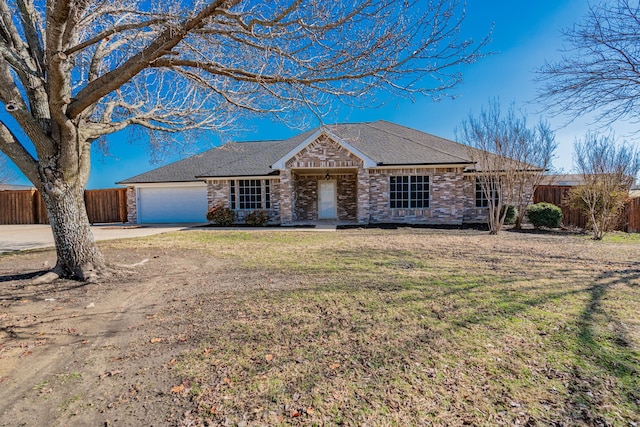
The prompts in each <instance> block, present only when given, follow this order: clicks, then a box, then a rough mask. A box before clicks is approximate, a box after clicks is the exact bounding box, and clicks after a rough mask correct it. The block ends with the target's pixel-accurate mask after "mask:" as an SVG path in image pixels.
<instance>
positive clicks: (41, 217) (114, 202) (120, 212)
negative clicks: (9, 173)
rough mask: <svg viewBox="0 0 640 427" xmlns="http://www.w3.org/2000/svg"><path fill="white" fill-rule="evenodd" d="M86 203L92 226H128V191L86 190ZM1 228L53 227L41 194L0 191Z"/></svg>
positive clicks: (124, 189) (111, 189)
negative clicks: (24, 226) (9, 226)
mask: <svg viewBox="0 0 640 427" xmlns="http://www.w3.org/2000/svg"><path fill="white" fill-rule="evenodd" d="M84 202H85V205H86V207H87V216H88V217H89V222H90V223H91V224H96V223H106V222H127V189H126V188H110V189H107V190H86V191H85V192H84ZM0 224H49V217H48V216H47V209H46V207H45V205H44V201H43V200H42V197H41V196H40V193H39V192H38V191H37V190H15V191H14V190H10V191H0Z"/></svg>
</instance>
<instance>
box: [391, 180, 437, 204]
mask: <svg viewBox="0 0 640 427" xmlns="http://www.w3.org/2000/svg"><path fill="white" fill-rule="evenodd" d="M389 184H390V185H389V205H390V207H391V209H421V208H428V207H429V177H428V176H392V177H390V180H389Z"/></svg>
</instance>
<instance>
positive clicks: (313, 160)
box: [286, 135, 363, 169]
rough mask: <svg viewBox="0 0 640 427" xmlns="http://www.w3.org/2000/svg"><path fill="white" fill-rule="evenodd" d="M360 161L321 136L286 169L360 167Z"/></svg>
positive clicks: (293, 158)
mask: <svg viewBox="0 0 640 427" xmlns="http://www.w3.org/2000/svg"><path fill="white" fill-rule="evenodd" d="M362 166H363V162H362V160H361V159H360V158H359V157H357V156H355V155H354V154H352V153H351V152H350V151H348V150H346V149H345V148H343V147H342V146H341V145H340V144H338V143H337V142H335V141H334V140H332V139H331V138H328V137H327V136H325V135H321V136H320V137H319V138H318V139H316V140H315V141H313V142H311V143H310V144H309V145H307V146H306V147H305V148H303V149H302V150H301V151H300V152H299V153H298V154H296V155H295V156H293V157H292V158H291V159H289V161H288V162H287V163H286V167H287V169H303V168H343V167H346V168H353V167H362Z"/></svg>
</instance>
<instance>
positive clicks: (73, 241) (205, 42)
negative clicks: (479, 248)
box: [0, 0, 488, 280]
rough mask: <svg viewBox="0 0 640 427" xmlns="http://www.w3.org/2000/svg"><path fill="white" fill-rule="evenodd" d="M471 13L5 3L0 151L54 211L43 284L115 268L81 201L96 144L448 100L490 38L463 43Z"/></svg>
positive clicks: (439, 7)
mask: <svg viewBox="0 0 640 427" xmlns="http://www.w3.org/2000/svg"><path fill="white" fill-rule="evenodd" d="M463 18H464V5H463V4H459V3H458V2H457V1H450V0H431V1H423V0H412V1H401V2H400V1H395V0H356V1H354V2H334V1H321V0H309V1H302V0H270V1H258V0H207V1H204V0H184V1H181V2H174V1H153V2H144V1H135V0H111V1H96V0H48V1H46V2H45V1H42V0H0V20H1V21H0V101H1V102H2V103H3V104H4V108H5V109H6V111H7V112H8V113H9V114H10V115H11V116H12V118H13V121H11V122H9V121H7V120H2V121H1V122H0V150H1V151H3V152H4V153H6V154H7V155H8V156H9V157H10V158H11V159H12V161H13V162H15V164H16V165H18V167H19V168H20V170H21V171H22V172H23V173H24V174H25V175H26V176H27V177H28V178H29V179H30V180H31V182H32V183H33V184H34V185H35V186H36V187H37V188H38V190H40V191H41V193H42V196H43V199H44V201H45V204H46V206H47V211H48V214H49V218H50V221H51V226H52V230H53V234H54V238H55V243H56V249H57V257H58V261H57V264H56V266H55V268H54V269H53V270H52V271H51V272H50V273H49V274H48V275H45V278H44V279H47V280H49V279H54V278H56V277H59V276H65V277H75V278H79V279H84V280H88V279H95V278H97V277H99V276H100V275H101V274H103V273H105V272H106V271H107V269H106V266H105V262H104V259H103V257H102V255H101V254H100V252H99V250H98V249H97V247H96V245H95V242H94V239H93V236H92V234H91V231H90V228H89V222H88V220H87V217H86V212H85V207H84V201H83V197H82V195H83V190H84V188H85V185H86V183H87V179H88V177H89V169H90V166H89V165H90V152H91V145H92V143H94V142H95V141H101V140H102V139H103V138H104V137H105V136H106V135H109V134H111V133H114V132H117V131H120V130H122V129H124V128H127V127H137V128H141V129H145V130H149V131H151V132H156V135H158V134H160V135H166V134H168V133H169V134H170V133H174V132H181V131H188V130H192V129H204V130H215V131H219V132H224V131H226V130H228V129H229V127H230V126H231V125H232V124H233V123H234V121H237V120H239V119H241V118H242V117H243V113H253V114H272V115H275V116H276V117H278V118H281V119H283V120H285V121H288V120H289V119H290V118H291V117H292V115H293V113H296V112H298V114H299V111H300V110H302V109H304V110H305V111H310V112H311V113H312V114H316V115H318V116H322V115H323V114H325V113H326V112H327V111H328V110H329V109H330V108H331V103H332V102H333V101H335V100H337V99H339V100H340V101H344V102H349V100H352V101H353V102H357V103H360V104H362V105H367V103H370V102H371V101H372V100H375V99H376V98H375V97H376V95H377V94H379V93H380V91H386V92H391V93H393V94H398V95H404V96H412V95H414V94H426V95H432V96H439V95H442V94H446V93H447V90H448V89H451V88H452V87H454V86H455V85H456V84H457V83H459V82H460V80H461V75H460V66H461V65H464V64H467V63H469V62H472V61H475V60H476V59H477V58H479V57H480V56H481V55H482V54H481V52H480V50H481V49H482V47H483V46H485V45H486V43H487V42H488V39H486V38H485V39H483V40H481V41H479V42H477V43H474V42H473V41H471V40H465V39H463V38H461V36H460V30H461V24H462V22H463ZM13 122H15V123H17V126H19V127H20V128H21V129H22V131H23V132H24V133H25V134H26V135H27V137H28V139H29V140H30V143H31V144H32V145H33V147H34V149H33V150H28V149H27V146H26V145H25V144H24V141H21V140H19V138H18V137H17V135H18V134H19V132H17V130H16V129H13V128H12V127H11V126H12V125H11V123H13ZM44 279H43V280H44Z"/></svg>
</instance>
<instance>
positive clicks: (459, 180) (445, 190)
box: [369, 168, 465, 224]
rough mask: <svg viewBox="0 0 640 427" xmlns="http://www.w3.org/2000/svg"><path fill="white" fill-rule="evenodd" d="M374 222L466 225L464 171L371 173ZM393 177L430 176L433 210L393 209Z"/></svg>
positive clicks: (388, 171) (443, 169)
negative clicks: (390, 186) (391, 191)
mask: <svg viewBox="0 0 640 427" xmlns="http://www.w3.org/2000/svg"><path fill="white" fill-rule="evenodd" d="M369 173H370V182H371V186H370V190H369V194H370V201H371V204H370V209H371V212H370V216H371V222H415V223H424V224H462V222H463V216H464V212H465V200H464V192H463V180H464V176H463V174H462V169H461V168H398V169H371V170H370V171H369ZM391 176H428V177H429V208H424V209H391V208H390V207H389V179H390V177H391Z"/></svg>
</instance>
